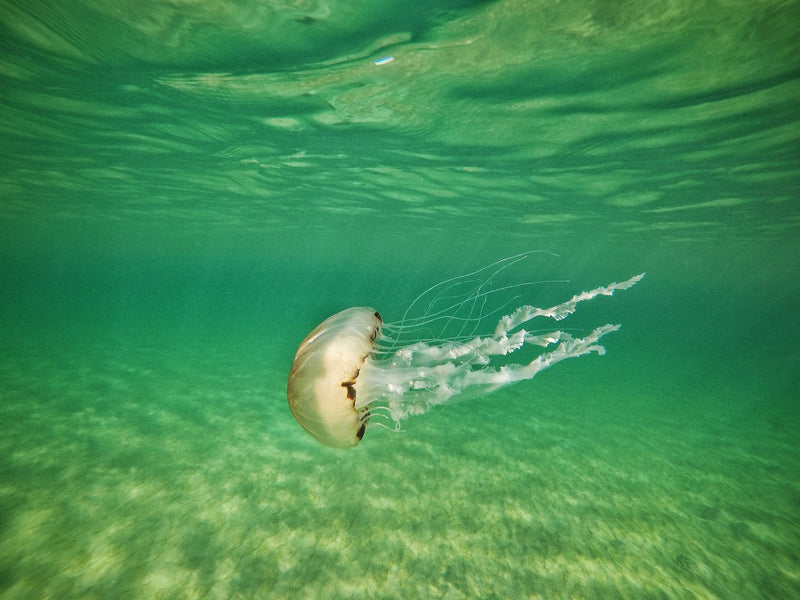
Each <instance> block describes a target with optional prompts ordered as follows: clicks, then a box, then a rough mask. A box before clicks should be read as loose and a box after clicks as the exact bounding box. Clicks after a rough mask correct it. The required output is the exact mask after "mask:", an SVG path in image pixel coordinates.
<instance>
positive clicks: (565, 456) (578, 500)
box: [0, 347, 800, 600]
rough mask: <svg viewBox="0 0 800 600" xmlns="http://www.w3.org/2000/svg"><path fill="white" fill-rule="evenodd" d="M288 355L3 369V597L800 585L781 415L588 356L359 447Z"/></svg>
mask: <svg viewBox="0 0 800 600" xmlns="http://www.w3.org/2000/svg"><path fill="white" fill-rule="evenodd" d="M280 366H281V365H280V364H278V365H277V366H275V365H274V364H272V363H270V365H267V364H265V363H263V362H258V361H255V360H254V361H252V363H250V364H247V363H246V361H242V360H241V359H240V358H238V357H234V356H230V355H225V354H224V353H221V354H218V355H207V354H202V353H199V352H198V353H196V354H194V355H191V356H187V355H183V356H171V355H170V354H169V353H168V352H167V351H166V350H164V349H163V348H162V349H159V348H150V349H137V350H136V351H132V350H126V351H124V352H120V351H119V349H114V348H111V347H108V348H99V349H97V348H96V349H95V351H94V352H91V353H70V354H68V355H67V354H66V353H65V354H64V355H63V356H62V355H59V354H57V352H56V351H55V350H54V351H51V352H48V353H31V352H28V353H27V354H26V353H25V351H24V350H21V351H20V355H19V356H16V357H7V358H6V359H4V360H3V362H2V364H0V369H1V370H2V372H0V380H1V381H2V382H3V383H2V388H0V391H1V392H2V398H1V399H0V421H2V430H3V431H2V437H1V438H0V457H2V458H1V459H0V460H2V478H1V479H0V519H1V520H0V531H1V535H0V597H1V598H3V599H17V598H20V599H24V598H31V599H33V598H36V599H41V598H59V599H69V598H112V597H113V598H187V599H188V598H193V599H194V598H209V599H212V598H214V599H216V598H226V599H235V598H284V597H291V598H326V599H331V598H348V599H353V598H365V599H366V598H369V599H374V598H398V599H401V598H402V599H406V598H414V597H429V598H452V599H460V598H464V599H467V598H469V599H472V598H546V599H550V598H586V599H593V600H594V599H598V598H631V599H642V598H765V599H766V598H769V599H782V598H783V599H788V598H796V597H800V566H798V565H800V546H798V544H797V541H798V539H800V535H798V534H800V520H799V519H798V514H800V490H799V489H798V480H797V477H796V475H797V473H798V467H799V466H800V464H799V463H800V460H798V455H797V451H796V441H797V440H796V436H797V434H796V433H795V429H794V428H793V427H791V426H789V425H787V424H786V423H784V422H783V421H782V420H781V419H779V418H775V419H773V420H772V421H770V420H769V419H755V420H749V421H747V422H746V423H744V424H743V421H742V419H740V418H738V416H737V415H729V416H728V417H727V418H719V415H718V414H715V413H714V411H713V409H704V410H700V409H698V410H697V411H696V412H691V411H687V410H686V408H685V407H681V408H680V409H678V408H676V407H675V406H673V405H672V404H671V403H673V402H674V400H673V399H672V398H670V397H668V395H667V396H664V395H663V394H659V393H657V392H655V391H653V390H657V389H658V386H643V387H642V389H641V390H635V391H633V392H632V393H631V394H630V395H629V396H628V397H627V398H620V397H618V396H615V395H614V394H613V391H611V390H609V391H606V392H605V393H604V392H603V391H602V386H596V385H595V387H594V389H591V387H590V385H591V384H588V383H587V384H586V385H585V386H584V387H581V385H575V380H574V376H580V369H579V368H577V367H576V365H569V366H568V367H565V368H563V369H557V368H554V369H552V370H551V371H548V372H547V374H543V375H542V376H540V377H537V378H536V380H535V381H533V382H526V383H523V384H520V385H517V386H514V387H512V388H509V389H507V390H504V391H503V392H500V393H498V394H496V395H494V396H492V400H491V401H484V400H483V399H477V400H471V401H469V402H466V403H462V404H457V405H452V406H447V407H443V408H440V409H438V410H434V411H433V412H431V413H429V414H427V415H424V416H419V417H416V418H414V419H412V420H409V421H407V422H406V423H407V426H406V427H405V431H403V432H401V433H393V432H389V431H385V430H381V429H371V430H369V431H368V433H367V436H366V437H365V441H364V442H363V443H362V444H361V445H360V446H359V447H357V448H356V449H354V450H351V451H345V452H342V451H334V450H329V449H327V448H323V447H321V446H319V445H318V444H317V443H316V442H314V440H312V439H311V438H309V437H308V436H307V435H306V434H305V433H304V432H303V431H302V430H301V429H300V428H299V427H298V426H297V424H296V423H295V422H294V421H293V420H292V418H291V415H290V414H289V412H288V409H287V408H286V405H285V399H284V396H283V385H284V380H285V373H284V372H283V370H282V369H280V368H278V367H280ZM592 368H594V367H592ZM571 373H572V374H573V375H572V376H571V375H570V374H571ZM590 390H591V392H590ZM604 394H605V395H604ZM648 394H650V395H649V396H648ZM588 396H591V398H590V400H589V399H588V398H587V397H588ZM532 398H533V399H532ZM547 398H550V399H556V398H557V399H558V400H557V401H552V400H549V401H547V400H545V399H547ZM645 406H648V407H651V408H652V410H644V409H643V408H642V407H645ZM636 407H638V410H637V409H636Z"/></svg>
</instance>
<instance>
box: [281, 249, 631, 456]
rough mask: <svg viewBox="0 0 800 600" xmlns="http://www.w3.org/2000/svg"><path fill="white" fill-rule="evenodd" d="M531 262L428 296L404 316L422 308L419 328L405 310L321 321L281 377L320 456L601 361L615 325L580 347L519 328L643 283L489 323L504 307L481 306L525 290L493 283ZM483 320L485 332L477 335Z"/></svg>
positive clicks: (352, 311)
mask: <svg viewBox="0 0 800 600" xmlns="http://www.w3.org/2000/svg"><path fill="white" fill-rule="evenodd" d="M529 254H530V253H523V254H520V255H517V256H513V257H509V258H506V259H502V260H500V261H497V262H495V263H492V264H491V265H488V266H486V267H484V268H482V269H479V270H477V271H474V272H472V273H468V274H466V275H461V276H459V277H454V278H452V279H449V280H446V281H444V282H442V283H440V284H437V285H435V286H433V287H431V288H429V289H428V290H426V291H425V292H423V293H422V294H420V295H419V296H418V297H417V298H416V299H415V300H414V301H413V302H412V303H411V305H410V306H409V310H410V309H411V308H412V307H415V306H421V307H423V310H424V313H423V315H422V316H420V317H417V318H412V317H410V316H409V310H407V311H406V314H404V315H403V318H402V319H401V321H400V322H397V323H384V322H383V320H382V319H381V316H380V315H379V314H378V312H377V311H375V310H374V309H373V308H369V307H354V308H348V309H346V310H343V311H341V312H339V313H336V314H335V315H333V316H331V317H329V318H328V319H326V320H325V321H323V322H322V323H321V324H320V325H319V326H317V327H316V328H315V329H314V330H313V331H312V332H311V333H310V334H308V336H307V337H306V338H305V339H304V340H303V342H302V343H301V344H300V347H299V348H298V350H297V353H296V354H295V357H294V362H293V363H292V367H291V370H290V372H289V381H288V385H287V397H288V400H289V407H290V409H291V411H292V414H293V415H294V417H295V419H297V421H298V422H299V423H300V425H301V426H302V427H303V428H304V429H305V430H306V431H307V432H308V433H310V434H311V435H312V436H313V437H314V438H316V439H317V440H318V441H319V442H321V443H323V444H325V445H326V446H330V447H333V448H350V447H353V446H355V445H357V444H358V443H359V442H360V441H361V439H362V438H363V437H364V432H365V431H366V429H367V427H371V426H372V425H374V424H377V425H384V423H382V422H381V420H383V421H389V422H393V423H394V429H399V428H400V423H401V421H403V420H404V419H406V418H408V417H409V416H411V415H417V414H422V413H425V412H428V411H429V410H430V409H431V408H432V407H434V406H437V405H440V404H445V403H448V402H451V401H453V400H454V399H465V398H469V397H474V396H478V395H483V394H486V393H490V392H492V391H494V390H497V389H499V388H502V387H505V386H508V385H511V384H513V383H517V382H519V381H524V380H526V379H531V378H533V377H534V375H536V373H538V372H539V371H541V370H543V369H546V368H547V367H550V366H552V365H554V364H556V363H558V362H561V361H562V360H564V359H566V358H574V357H578V356H583V355H585V354H590V353H596V354H604V353H605V348H603V346H601V345H600V344H598V343H597V342H598V341H599V340H600V338H602V337H603V336H604V335H606V334H607V333H611V332H613V331H616V330H618V329H619V327H620V326H619V325H612V324H606V325H603V326H601V327H597V328H595V329H594V330H592V331H591V332H589V333H588V334H587V335H585V336H583V337H576V336H574V335H572V334H571V333H568V332H566V331H562V330H555V331H547V332H544V333H542V332H538V331H537V332H533V331H528V330H526V329H525V328H524V327H522V326H523V325H525V324H526V323H528V322H529V321H532V320H533V319H536V318H539V317H542V318H549V319H553V320H555V321H560V320H562V319H565V318H566V317H568V316H569V315H570V314H572V313H573V312H575V310H576V307H577V305H578V304H579V303H580V302H584V301H587V300H591V299H593V298H596V297H597V296H611V295H612V294H613V293H614V292H615V291H616V290H625V289H628V288H630V287H632V286H633V285H635V284H636V283H637V282H638V281H639V280H641V279H642V277H644V273H642V274H640V275H636V276H634V277H631V278H630V279H628V280H626V281H623V282H620V283H616V282H615V283H610V284H608V285H606V286H601V287H597V288H594V289H592V290H589V291H588V292H581V293H580V294H576V295H574V296H573V297H572V298H570V299H569V300H567V301H566V302H562V303H560V304H557V305H555V306H552V307H550V308H537V307H535V306H532V305H522V306H519V307H518V308H516V309H515V310H513V311H511V312H509V313H508V314H506V315H503V316H500V317H499V318H497V320H496V321H494V318H495V317H496V316H497V314H499V313H498V310H504V307H505V305H501V307H500V309H495V310H488V309H487V305H489V304H490V303H489V299H490V298H492V297H493V296H494V295H495V294H497V293H498V292H503V291H507V290H509V289H515V288H518V287H521V286H524V285H528V283H522V284H515V285H511V286H499V287H498V286H495V285H494V284H493V281H494V279H495V277H496V276H497V275H498V274H499V273H500V272H501V271H503V270H505V269H507V268H508V267H510V266H511V265H514V264H516V263H517V262H519V261H521V260H524V259H525V258H526V257H527V256H528V255H529ZM493 286H494V287H493ZM464 290H466V291H464ZM489 318H491V319H493V321H492V322H493V324H494V328H493V332H483V333H481V331H482V327H483V326H485V325H486V324H487V319H489ZM454 324H455V327H456V329H455V330H453V328H452V327H453V325H454ZM445 332H447V334H446V335H445ZM534 346H538V347H540V348H543V349H544V350H542V351H540V352H539V353H538V354H536V356H535V357H534V358H533V359H531V360H530V361H528V362H522V363H515V362H511V359H510V358H508V357H511V356H513V353H514V352H517V351H522V350H523V349H525V348H530V347H534ZM503 357H506V358H503ZM526 360H527V359H526Z"/></svg>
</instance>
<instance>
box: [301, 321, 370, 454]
mask: <svg viewBox="0 0 800 600" xmlns="http://www.w3.org/2000/svg"><path fill="white" fill-rule="evenodd" d="M382 323H383V321H382V320H381V316H380V315H379V314H378V312H377V311H376V310H375V309H372V308H367V307H363V306H359V307H354V308H348V309H347V310H343V311H342V312H339V313H336V314H335V315H333V316H332V317H328V318H327V319H325V320H324V321H323V322H322V323H320V324H319V325H318V326H317V328H316V329H314V331H312V332H311V333H309V334H308V336H307V337H306V339H304V340H303V342H302V343H301V344H300V347H299V348H298V349H297V354H296V355H295V357H294V362H293V363H292V369H291V371H290V372H289V383H288V385H287V397H288V399H289V408H290V409H291V410H292V414H293V415H294V417H295V419H297V422H298V423H300V425H302V426H303V429H305V430H306V431H307V432H308V433H310V434H311V435H312V436H314V437H315V438H316V439H317V440H319V441H320V442H322V443H323V444H325V445H326V446H331V447H332V448H349V447H351V446H355V445H356V444H357V443H358V442H360V441H361V438H362V437H363V436H364V430H365V428H366V425H367V420H368V419H369V416H370V413H369V409H368V408H367V407H366V405H364V404H363V403H362V405H361V406H360V407H358V408H356V397H357V395H356V383H357V379H358V374H359V371H360V370H361V367H362V366H363V365H364V360H365V359H366V358H367V357H368V356H369V355H370V353H371V352H372V348H373V342H374V341H375V338H376V336H377V334H378V332H379V331H380V328H381V324H382Z"/></svg>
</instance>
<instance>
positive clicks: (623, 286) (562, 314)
mask: <svg viewBox="0 0 800 600" xmlns="http://www.w3.org/2000/svg"><path fill="white" fill-rule="evenodd" d="M644 275H645V274H644V273H640V274H639V275H636V276H634V277H631V278H630V279H628V280H626V281H623V282H620V283H616V282H615V283H610V284H608V285H605V286H600V287H597V288H595V289H593V290H589V291H588V292H581V293H580V294H575V295H574V296H573V297H572V298H570V299H569V300H567V301H566V302H562V303H561V304H557V305H556V306H552V307H550V308H537V307H535V306H530V305H527V306H520V307H519V308H518V309H517V310H515V311H514V312H513V313H511V314H510V315H506V316H505V317H503V318H502V319H500V320H499V321H498V323H497V327H496V328H495V330H494V336H495V337H501V336H503V335H506V334H508V332H509V331H511V330H512V329H514V328H515V327H519V326H520V325H522V324H523V323H525V322H527V321H530V320H531V319H534V318H536V317H550V318H551V319H555V320H556V321H560V320H562V319H565V318H566V317H568V316H569V315H571V314H572V313H574V312H575V309H576V307H577V305H578V303H579V302H583V301H584V300H591V299H592V298H596V297H597V296H601V295H602V296H611V295H613V293H614V292H615V291H616V290H627V289H628V288H629V287H631V286H633V285H635V284H636V283H637V282H638V281H639V280H640V279H641V278H642V277H644Z"/></svg>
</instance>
